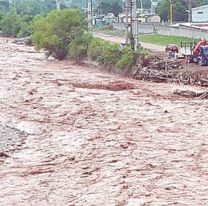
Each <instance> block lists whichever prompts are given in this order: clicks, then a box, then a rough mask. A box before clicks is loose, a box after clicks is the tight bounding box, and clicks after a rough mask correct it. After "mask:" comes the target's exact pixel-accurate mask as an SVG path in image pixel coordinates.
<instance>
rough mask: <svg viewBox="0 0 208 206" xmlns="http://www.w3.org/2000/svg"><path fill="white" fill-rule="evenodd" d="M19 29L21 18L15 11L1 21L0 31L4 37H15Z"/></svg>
mask: <svg viewBox="0 0 208 206" xmlns="http://www.w3.org/2000/svg"><path fill="white" fill-rule="evenodd" d="M20 29H21V18H20V17H19V16H18V15H17V14H16V12H15V10H13V9H12V10H11V11H9V12H8V13H7V14H6V15H5V16H4V18H3V19H2V21H1V31H2V33H3V35H5V36H13V37H16V36H17V34H18V33H19V32H20Z"/></svg>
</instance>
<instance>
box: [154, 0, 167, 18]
mask: <svg viewBox="0 0 208 206" xmlns="http://www.w3.org/2000/svg"><path fill="white" fill-rule="evenodd" d="M156 12H157V14H158V15H159V16H160V17H161V19H162V20H163V21H168V19H169V2H168V0H161V1H160V3H159V4H158V7H157V9H156Z"/></svg>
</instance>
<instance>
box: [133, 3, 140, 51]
mask: <svg viewBox="0 0 208 206" xmlns="http://www.w3.org/2000/svg"><path fill="white" fill-rule="evenodd" d="M131 15H132V22H131V29H132V36H133V39H134V51H135V52H136V51H137V49H138V19H137V0H131Z"/></svg>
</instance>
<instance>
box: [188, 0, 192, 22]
mask: <svg viewBox="0 0 208 206" xmlns="http://www.w3.org/2000/svg"><path fill="white" fill-rule="evenodd" d="M188 22H189V23H191V22H192V0H188Z"/></svg>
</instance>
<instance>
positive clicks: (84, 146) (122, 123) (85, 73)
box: [0, 38, 208, 206]
mask: <svg viewBox="0 0 208 206" xmlns="http://www.w3.org/2000/svg"><path fill="white" fill-rule="evenodd" d="M0 46H1V52H0V54H1V55H0V125H1V126H0V130H1V133H2V134H1V135H0V138H1V140H0V143H1V142H3V144H2V143H1V144H0V205H4V206H6V205H9V206H10V205H11V206H15V205H17V206H28V205H31V206H33V205H34V206H37V205H40V206H47V205H49V206H98V205H105V206H139V205H141V206H144V205H148V206H166V205H179V206H183V205H187V206H190V205H191V206H194V205H195V206H198V205H203V206H206V205H208V129H207V122H208V101H207V100H199V99H188V98H179V97H177V96H175V95H173V91H174V90H175V89H191V90H194V91H204V90H205V89H203V88H199V87H198V88H197V87H191V86H182V85H176V84H155V83H150V82H143V81H136V80H132V79H128V78H124V77H120V76H117V75H111V74H108V73H105V72H101V71H100V70H99V69H95V68H89V67H87V66H78V65H76V64H73V63H72V62H69V61H63V62H60V61H55V60H53V59H49V60H45V59H44V54H43V53H37V52H35V50H34V48H33V47H26V46H21V45H15V44H13V43H12V40H10V39H8V40H7V39H4V38H0ZM4 144H6V147H5V145H4Z"/></svg>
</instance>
